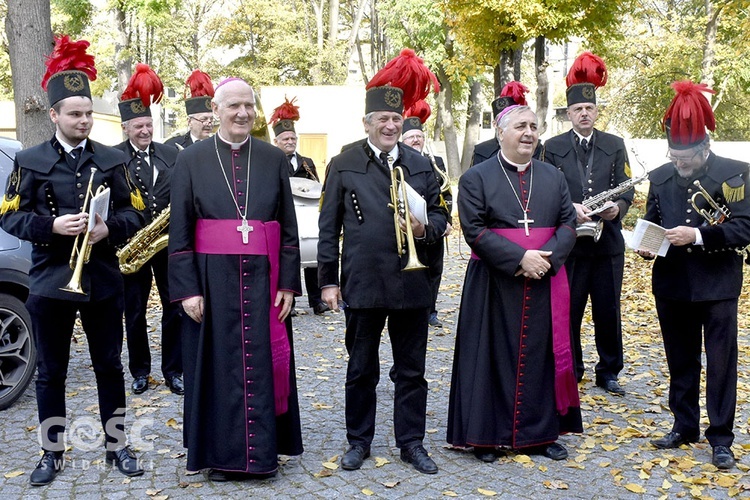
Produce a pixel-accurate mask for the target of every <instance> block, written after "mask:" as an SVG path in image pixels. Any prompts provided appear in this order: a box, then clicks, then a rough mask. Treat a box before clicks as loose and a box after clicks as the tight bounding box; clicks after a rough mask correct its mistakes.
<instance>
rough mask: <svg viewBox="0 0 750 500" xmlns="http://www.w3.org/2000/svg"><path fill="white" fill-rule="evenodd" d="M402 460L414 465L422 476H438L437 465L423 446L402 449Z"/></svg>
mask: <svg viewBox="0 0 750 500" xmlns="http://www.w3.org/2000/svg"><path fill="white" fill-rule="evenodd" d="M401 460H403V461H404V462H406V463H409V464H412V465H413V466H414V468H415V469H417V470H418V471H419V472H421V473H422V474H437V471H438V467H437V464H435V461H434V460H433V459H431V458H430V456H429V455H428V454H427V450H425V449H424V446H422V445H421V444H418V445H415V446H412V447H411V448H401Z"/></svg>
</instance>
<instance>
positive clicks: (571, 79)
mask: <svg viewBox="0 0 750 500" xmlns="http://www.w3.org/2000/svg"><path fill="white" fill-rule="evenodd" d="M565 82H566V84H567V86H568V87H570V86H571V85H573V84H576V83H591V84H592V85H594V87H596V88H599V87H604V85H606V84H607V65H606V64H604V60H603V59H602V58H601V57H599V56H597V55H596V54H594V53H592V52H589V51H586V52H583V53H582V54H581V55H580V56H578V57H576V60H575V61H573V65H572V66H571V67H570V71H568V76H567V78H566V79H565Z"/></svg>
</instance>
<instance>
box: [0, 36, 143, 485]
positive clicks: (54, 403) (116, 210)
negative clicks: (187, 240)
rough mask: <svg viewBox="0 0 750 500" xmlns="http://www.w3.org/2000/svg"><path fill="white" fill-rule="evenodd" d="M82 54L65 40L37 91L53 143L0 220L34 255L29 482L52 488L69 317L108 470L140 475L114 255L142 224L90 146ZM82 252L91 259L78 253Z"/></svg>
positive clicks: (34, 156) (19, 178) (117, 167)
mask: <svg viewBox="0 0 750 500" xmlns="http://www.w3.org/2000/svg"><path fill="white" fill-rule="evenodd" d="M88 45H89V43H88V42H86V41H79V42H72V41H70V39H69V38H68V37H67V36H63V37H60V38H59V39H58V40H57V45H56V46H55V50H54V52H53V54H52V55H51V56H50V57H49V58H48V61H47V68H48V69H47V74H46V75H45V78H44V80H43V82H42V87H43V88H45V89H46V90H47V95H48V97H49V102H50V104H51V106H52V108H51V109H50V111H49V115H50V119H51V120H52V122H53V123H54V124H55V127H56V131H55V135H54V136H53V137H52V138H51V140H49V141H47V142H44V143H42V144H39V145H38V146H35V147H32V148H29V149H27V150H24V151H21V152H19V153H18V155H17V156H16V159H15V165H14V168H13V173H12V174H11V176H10V178H9V181H8V187H7V190H6V193H5V197H4V199H3V202H2V209H1V210H0V211H1V212H2V214H3V215H2V219H0V225H2V228H3V229H4V230H5V231H7V232H8V233H10V234H12V235H14V236H16V237H18V238H20V239H24V240H28V241H30V242H31V243H32V245H33V250H32V255H31V261H32V265H31V271H30V273H29V298H28V300H27V301H26V307H27V308H28V310H29V313H30V315H31V319H32V326H33V335H34V341H35V343H36V346H37V350H38V360H37V368H38V376H37V381H36V397H37V405H38V412H39V422H40V429H41V432H40V441H41V443H40V444H41V447H42V450H43V456H42V458H41V460H39V462H38V464H37V466H36V469H35V470H34V471H33V472H32V473H31V477H30V482H31V484H32V485H34V486H42V485H46V484H49V483H51V482H52V481H53V480H54V479H55V476H56V475H57V473H58V472H59V471H60V470H61V469H62V468H63V464H64V461H65V459H64V457H63V452H64V451H65V442H64V439H63V434H64V432H65V378H66V375H67V368H68V360H69V356H70V339H71V336H72V333H73V325H74V322H75V320H76V313H77V312H80V317H81V323H82V324H83V328H84V331H85V333H86V338H87V340H88V346H89V353H90V355H91V363H92V365H93V368H94V374H95V375H96V385H97V390H98V395H99V414H100V417H101V420H102V426H103V427H104V434H105V446H106V460H107V463H113V464H115V465H117V467H118V469H119V470H120V471H121V472H122V473H123V474H125V475H127V476H137V475H141V474H143V469H142V468H141V467H140V465H139V463H138V460H137V458H136V456H135V454H134V453H133V451H132V450H130V448H129V447H128V446H126V436H125V430H124V419H125V385H124V384H125V383H124V378H123V369H122V363H121V362H120V354H121V352H122V313H123V299H122V295H123V283H122V276H121V275H120V271H119V269H118V266H117V257H116V256H115V248H114V245H118V244H122V243H125V241H126V240H127V238H128V237H130V236H131V235H133V234H134V233H135V232H136V230H137V229H138V228H139V227H140V226H141V225H142V219H141V216H140V215H139V213H138V212H137V211H136V210H135V209H134V208H133V207H132V206H131V202H130V188H129V185H128V183H127V180H126V176H125V167H124V162H125V160H126V158H125V156H124V154H123V153H121V152H120V151H117V150H115V149H113V148H109V147H106V146H103V145H102V144H99V143H96V142H94V141H92V140H90V139H89V138H88V136H89V133H90V132H91V126H92V125H93V118H92V116H93V107H92V101H91V91H90V89H89V79H91V80H93V79H94V78H96V69H95V68H94V65H93V64H94V59H93V57H92V56H89V55H86V54H85V48H86V47H88ZM66 63H70V65H69V66H68V65H66ZM92 176H93V179H91V177H92ZM99 186H107V187H109V189H110V190H111V191H110V204H109V216H108V217H107V219H106V220H103V219H102V217H101V216H100V215H99V214H96V223H95V225H94V226H93V227H92V228H91V230H89V231H88V234H87V228H88V227H89V216H88V214H87V211H88V205H89V200H90V198H91V196H92V193H91V190H92V189H96V188H98V187H99ZM87 244H88V245H89V247H88V249H90V251H87V248H84V247H86V246H87ZM71 254H72V257H71ZM86 254H90V260H89V261H88V262H86V260H85V258H84V257H85V255H86ZM71 267H75V268H76V274H74V273H73V271H71ZM71 275H73V278H71ZM66 283H67V284H66Z"/></svg>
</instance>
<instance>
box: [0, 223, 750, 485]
mask: <svg viewBox="0 0 750 500" xmlns="http://www.w3.org/2000/svg"><path fill="white" fill-rule="evenodd" d="M449 250H450V251H449V259H448V260H447V269H446V275H445V279H444V283H443V287H442V291H441V296H440V302H439V306H438V308H439V310H440V315H441V317H442V319H443V322H444V324H445V327H444V328H443V329H435V328H433V329H431V331H430V342H429V352H428V353H427V357H428V367H427V372H428V373H427V378H428V380H429V384H430V395H429V401H428V417H427V429H428V431H427V438H426V442H425V445H426V447H427V448H428V450H429V451H431V453H432V456H433V457H434V459H435V461H436V462H437V464H438V466H439V467H440V472H439V473H438V474H437V475H432V476H427V475H422V474H419V473H417V472H416V471H415V470H414V469H412V468H411V467H410V466H408V465H406V464H403V463H402V462H401V461H400V459H399V457H398V449H397V448H395V445H394V440H393V427H392V424H391V415H392V408H391V401H392V398H393V390H392V385H391V384H390V383H389V382H388V380H387V376H386V375H385V374H386V373H387V369H388V367H389V366H390V347H389V346H388V345H383V346H382V347H383V348H382V350H381V364H382V368H383V369H382V371H381V372H382V374H383V377H382V378H383V380H382V382H381V384H380V386H379V401H380V403H379V407H378V427H377V433H376V436H375V441H374V443H373V449H372V455H373V457H372V458H370V459H368V460H366V462H365V465H364V467H363V468H362V469H361V470H359V471H353V472H348V471H343V470H341V469H340V468H339V463H340V457H341V455H342V453H343V451H344V450H345V447H346V441H345V432H344V391H343V385H344V376H345V367H346V356H345V350H344V344H343V338H344V334H343V321H342V319H343V315H341V314H333V313H328V314H327V315H325V316H322V317H321V316H315V315H313V314H311V313H310V311H309V310H306V312H307V314H301V315H300V316H299V317H298V318H297V319H296V320H295V323H294V329H295V345H296V359H297V366H298V372H297V378H298V385H299V392H300V405H301V411H302V421H303V438H304V442H305V447H306V452H305V453H304V454H303V455H302V456H301V457H294V458H288V459H287V458H283V459H282V466H281V468H280V473H279V474H278V476H277V477H276V478H274V479H270V480H264V481H257V482H245V483H211V482H209V481H207V480H206V478H205V476H203V475H202V474H197V475H187V474H186V472H185V456H184V450H183V448H182V446H181V424H182V406H181V404H182V400H181V398H180V397H179V396H175V395H173V394H171V393H170V392H169V391H168V390H165V388H164V386H163V385H158V386H156V387H155V388H154V389H153V390H150V391H148V392H146V393H145V394H143V395H140V396H135V395H129V396H128V404H129V414H128V423H129V425H128V427H129V429H130V439H131V442H133V443H134V445H135V447H136V448H139V450H140V451H139V454H140V455H141V457H142V459H143V461H144V466H145V467H146V469H147V470H146V474H145V475H144V476H142V477H140V478H134V479H132V480H129V479H126V478H124V476H122V475H120V474H119V473H118V472H117V471H116V470H115V471H113V470H111V469H110V468H109V467H106V466H104V465H103V458H104V456H103V455H104V453H103V452H101V451H99V450H100V449H101V448H98V447H96V446H94V450H95V451H88V450H89V449H90V448H89V446H90V442H91V440H92V439H94V438H96V437H98V435H97V431H96V430H95V429H96V425H97V410H96V390H95V387H94V376H93V372H92V371H91V367H90V362H89V358H88V351H87V346H86V345H85V339H84V338H82V337H80V336H79V337H78V343H77V344H74V346H73V349H74V351H75V352H74V355H73V360H72V362H71V367H70V371H69V378H68V393H69V397H68V403H69V406H68V412H69V413H68V417H69V422H70V425H69V430H70V432H69V440H70V441H74V442H75V443H77V444H78V445H77V446H74V447H73V448H72V449H70V451H69V452H68V453H67V454H66V455H67V459H68V465H67V468H66V469H65V471H64V472H62V473H61V474H60V475H59V476H58V478H57V479H56V480H55V481H54V483H52V485H50V486H48V487H42V488H34V487H31V486H29V473H30V471H31V469H32V468H33V466H34V464H35V462H36V460H37V459H38V449H39V448H38V445H37V439H36V433H37V428H36V425H37V420H36V404H35V401H34V396H33V391H32V390H31V388H30V389H29V390H28V391H27V393H26V394H25V396H24V397H23V398H22V399H21V400H19V401H18V402H17V403H16V404H15V405H14V406H13V407H12V408H10V409H8V410H6V411H4V412H2V413H0V446H2V452H0V494H2V497H3V498H20V497H24V498H60V497H68V498H74V497H75V498H92V499H93V498H102V497H106V498H149V497H151V498H188V497H197V496H201V497H209V498H210V497H217V498H218V497H245V496H248V495H254V496H258V497H262V498H270V497H284V498H288V497H298V498H332V497H357V498H366V497H368V496H371V497H376V498H408V497H420V498H421V497H425V498H435V497H443V496H446V497H455V496H457V497H463V498H483V497H485V496H492V495H493V494H496V495H497V496H502V497H504V498H530V497H534V498H613V499H614V498H643V497H646V498H657V497H664V498H667V497H677V498H679V497H700V498H727V497H735V496H736V497H742V496H748V495H750V479H747V478H746V476H744V473H746V472H747V470H748V467H747V466H746V465H745V463H750V460H749V459H748V458H746V457H743V455H745V454H746V453H747V450H748V449H750V438H749V437H748V418H749V417H750V412H749V411H748V404H747V390H748V369H747V362H746V360H747V353H748V351H749V350H750V349H749V347H748V340H747V324H746V322H745V319H744V317H743V318H741V326H742V331H741V334H740V344H741V350H740V365H741V373H740V389H739V406H738V415H737V425H736V427H737V439H736V441H735V446H734V448H733V449H734V452H735V454H736V455H737V456H738V457H741V462H740V464H739V466H738V468H737V469H735V470H734V471H731V472H730V473H718V472H717V471H716V469H715V468H714V467H713V466H711V465H707V464H706V463H707V462H710V453H711V449H710V447H709V446H708V444H707V443H706V442H705V440H704V441H702V442H700V443H698V444H696V445H694V446H692V447H684V448H683V449H679V450H672V451H657V450H655V449H654V448H653V447H651V446H650V445H649V444H648V437H649V436H651V435H653V434H654V433H659V432H665V431H667V430H669V427H670V425H671V417H670V414H669V412H668V409H666V403H667V390H666V389H667V385H666V384H667V378H666V367H665V363H664V361H663V354H662V352H663V351H662V346H661V339H660V337H659V331H658V327H657V326H656V323H655V318H654V313H653V312H652V311H653V309H652V307H653V306H652V301H651V296H650V293H649V289H648V278H649V273H650V271H649V267H648V265H647V264H645V263H643V262H640V261H636V260H635V259H632V258H631V257H632V255H631V256H630V257H629V258H628V263H627V266H628V269H627V270H626V280H627V281H628V284H627V285H626V290H625V292H624V298H623V309H624V314H623V317H624V322H623V323H624V331H625V344H626V368H625V370H624V371H623V373H622V374H621V378H620V381H621V383H622V384H623V386H624V387H625V389H626V390H627V391H628V395H627V396H626V397H624V398H618V397H614V396H610V395H609V394H607V393H605V392H603V391H602V390H601V389H599V388H596V387H594V386H593V383H592V381H591V380H590V379H589V378H588V377H587V378H586V379H584V382H583V384H582V385H581V397H582V403H583V410H584V426H585V432H584V434H582V435H569V436H564V437H562V438H561V442H562V443H564V444H565V445H566V446H567V447H568V449H569V451H570V458H569V459H568V460H566V461H562V462H553V461H550V460H548V459H545V458H543V457H536V456H534V457H527V456H525V455H512V454H511V455H509V456H507V457H503V458H500V459H499V460H498V461H496V462H495V463H492V464H485V463H481V462H479V461H478V460H476V459H475V458H474V457H473V455H472V454H470V453H467V452H463V451H459V450H452V449H450V448H448V447H447V445H446V443H445V427H446V419H447V406H448V392H449V384H450V374H451V363H452V354H453V347H454V341H455V322H456V319H457V315H458V304H459V300H460V292H461V285H462V281H463V272H464V268H465V264H466V261H465V260H462V257H461V255H460V253H459V250H463V254H464V256H466V253H467V247H466V244H465V243H463V244H462V246H461V247H460V248H459V245H458V239H457V238H456V237H454V238H452V239H451V242H450V249H449ZM746 288H747V287H746ZM304 303H306V300H304V299H303V301H302V304H304ZM747 306H748V301H747V300H746V299H743V302H742V304H741V310H747ZM303 311H305V310H303ZM587 321H589V322H590V318H588V319H587ZM151 323H152V325H153V332H152V338H153V341H154V345H155V348H154V350H155V351H156V350H157V349H158V347H156V345H157V344H158V333H159V332H158V330H157V325H158V322H157V321H156V320H152V321H151ZM589 327H590V323H589ZM586 337H587V339H590V337H591V335H586ZM383 344H388V341H387V340H386V339H384V340H383ZM585 352H586V354H585V355H586V362H587V368H588V369H590V368H592V367H593V364H594V363H595V361H596V354H595V350H594V347H593V345H592V343H591V342H588V343H587V344H586V345H585ZM156 355H157V358H156V359H155V360H154V366H159V360H158V352H157V353H156ZM123 362H124V364H126V360H123ZM589 373H590V372H589ZM154 376H155V377H156V378H157V380H156V382H161V380H159V378H160V375H159V374H158V373H154ZM126 380H127V383H128V384H129V383H130V378H129V377H126ZM32 388H33V386H32ZM704 420H705V417H704ZM91 425H93V428H92V427H91ZM92 429H93V430H92Z"/></svg>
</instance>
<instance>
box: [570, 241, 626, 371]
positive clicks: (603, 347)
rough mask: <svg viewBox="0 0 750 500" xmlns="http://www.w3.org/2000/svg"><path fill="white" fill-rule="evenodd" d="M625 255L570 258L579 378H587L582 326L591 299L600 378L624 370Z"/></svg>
mask: <svg viewBox="0 0 750 500" xmlns="http://www.w3.org/2000/svg"><path fill="white" fill-rule="evenodd" d="M624 266H625V254H618V255H600V256H593V257H579V256H575V257H568V260H567V261H566V262H565V268H566V271H567V273H568V281H569V282H570V332H571V333H570V335H571V337H570V340H571V342H570V343H571V346H572V348H573V354H574V356H575V364H576V376H577V377H578V380H581V378H582V377H583V372H584V366H583V351H582V349H581V324H582V322H583V313H584V311H585V310H586V302H587V301H588V299H589V297H591V314H592V317H593V320H594V340H595V342H596V350H597V352H598V354H599V362H598V363H597V364H596V367H595V369H594V370H595V372H596V378H597V379H600V380H609V379H617V375H618V374H619V373H620V370H622V367H623V354H622V324H621V322H620V295H621V293H622V276H623V268H624Z"/></svg>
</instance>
